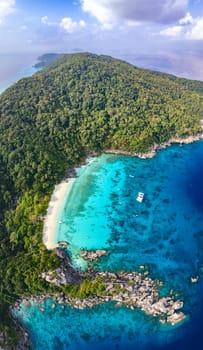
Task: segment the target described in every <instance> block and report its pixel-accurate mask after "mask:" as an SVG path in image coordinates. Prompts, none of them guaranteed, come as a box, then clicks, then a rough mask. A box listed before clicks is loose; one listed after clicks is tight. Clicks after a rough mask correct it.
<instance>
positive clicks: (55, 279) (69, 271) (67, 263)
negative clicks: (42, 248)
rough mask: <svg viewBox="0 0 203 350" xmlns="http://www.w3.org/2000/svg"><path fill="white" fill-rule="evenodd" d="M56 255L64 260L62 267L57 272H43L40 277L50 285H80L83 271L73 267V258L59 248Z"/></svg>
mask: <svg viewBox="0 0 203 350" xmlns="http://www.w3.org/2000/svg"><path fill="white" fill-rule="evenodd" d="M55 252H56V255H57V256H58V257H59V258H60V259H61V260H62V263H61V264H60V267H58V268H57V269H55V270H50V271H46V272H42V273H41V274H40V275H39V277H40V278H43V279H45V281H47V282H49V283H53V284H55V285H56V286H58V287H59V286H60V285H62V284H67V283H73V284H80V283H81V281H82V274H83V273H82V271H79V270H77V269H75V268H73V267H72V265H71V258H70V256H69V254H68V252H67V250H65V249H64V248H61V247H58V248H56V249H55Z"/></svg>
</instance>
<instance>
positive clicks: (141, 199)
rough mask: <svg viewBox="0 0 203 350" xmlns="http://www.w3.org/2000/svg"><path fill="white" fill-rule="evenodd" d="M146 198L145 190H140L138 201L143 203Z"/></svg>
mask: <svg viewBox="0 0 203 350" xmlns="http://www.w3.org/2000/svg"><path fill="white" fill-rule="evenodd" d="M143 200H144V193H143V192H138V194H137V198H136V201H137V202H139V203H141V202H143Z"/></svg>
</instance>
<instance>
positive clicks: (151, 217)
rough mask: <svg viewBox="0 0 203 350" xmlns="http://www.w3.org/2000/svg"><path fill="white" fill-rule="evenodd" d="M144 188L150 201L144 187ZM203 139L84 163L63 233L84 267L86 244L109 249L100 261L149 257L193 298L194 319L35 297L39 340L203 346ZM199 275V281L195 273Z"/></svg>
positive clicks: (55, 344) (137, 261)
mask: <svg viewBox="0 0 203 350" xmlns="http://www.w3.org/2000/svg"><path fill="white" fill-rule="evenodd" d="M138 191H142V192H144V193H145V199H144V201H143V202H142V203H138V202H137V201H136V196H137V192H138ZM202 214H203V142H196V143H193V144H191V145H184V146H182V147H180V146H178V145H176V146H172V147H170V148H168V149H166V150H162V151H160V152H159V153H158V154H157V156H156V157H155V158H153V159H147V160H141V159H138V158H131V157H124V156H118V155H102V156H100V157H98V158H94V159H92V160H91V161H90V163H89V164H88V165H87V166H85V167H82V168H80V169H79V170H78V177H77V178H76V179H75V181H74V182H73V184H72V186H71V187H70V189H69V192H68V195H67V198H66V200H65V201H64V203H63V208H61V212H60V214H59V218H60V220H61V221H63V224H60V225H58V230H57V238H58V240H67V241H68V242H69V243H70V248H69V252H70V254H71V255H72V259H73V263H74V265H75V266H79V267H81V268H83V269H84V268H85V267H86V263H85V262H84V261H83V260H82V259H81V258H80V256H79V254H80V249H81V248H86V249H95V248H98V249H99V248H105V249H108V252H109V255H108V256H107V257H103V258H102V259H101V260H100V261H99V262H97V263H94V264H93V267H94V268H96V269H99V270H104V269H108V270H112V271H119V270H121V269H122V270H128V271H130V270H135V269H139V266H140V265H145V266H147V268H148V269H149V271H150V276H152V277H154V278H159V279H161V280H162V281H163V282H164V287H163V288H162V290H161V291H160V292H161V293H162V294H165V293H168V292H170V290H171V289H172V290H173V291H174V293H175V294H178V297H179V298H183V300H184V311H185V312H186V313H187V314H188V316H189V319H188V321H186V322H185V323H184V324H182V325H180V326H179V327H166V326H163V325H161V324H160V323H159V322H158V320H156V319H154V318H151V317H148V316H146V315H144V314H143V313H142V312H140V311H138V310H136V311H132V310H129V309H127V308H121V307H120V308H118V307H116V306H115V305H114V304H112V303H107V304H104V305H101V306H97V307H94V308H92V309H86V310H73V309H71V308H70V307H65V309H64V310H63V309H62V308H61V306H57V307H56V308H54V309H53V308H52V307H51V301H48V302H47V304H46V311H45V312H44V313H42V312H41V311H40V310H39V309H38V306H37V305H35V304H32V305H29V306H23V308H22V310H21V311H20V312H18V316H19V317H20V318H21V319H22V322H23V323H24V324H25V325H26V326H27V327H28V329H29V331H30V334H31V339H32V342H33V349H36V350H38V349H42V350H43V349H45V348H46V349H50V350H51V349H71V350H72V349H138V350H142V349H171V348H173V349H195V350H196V349H197V350H198V349H201V348H202V336H201V332H202V331H203V322H202V321H201V312H202V311H203V298H202V295H201V294H202V287H203V283H202V279H201V271H202V268H203V215H202ZM197 275H198V276H199V283H196V284H193V283H191V280H190V278H191V277H192V276H193V277H194V276H197Z"/></svg>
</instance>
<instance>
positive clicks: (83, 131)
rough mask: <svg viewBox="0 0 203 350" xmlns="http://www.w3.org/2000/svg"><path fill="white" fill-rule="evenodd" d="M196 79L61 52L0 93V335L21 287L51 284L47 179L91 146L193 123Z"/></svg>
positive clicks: (29, 289) (137, 139)
mask: <svg viewBox="0 0 203 350" xmlns="http://www.w3.org/2000/svg"><path fill="white" fill-rule="evenodd" d="M202 94H203V82H195V81H189V80H186V79H179V78H176V77H174V76H171V75H167V74H162V73H157V72H152V71H149V70H143V69H138V68H136V67H133V66H131V65H130V64H127V63H125V62H122V61H119V60H116V59H113V58H111V57H107V56H97V55H93V54H88V53H83V54H73V55H63V56H60V57H59V59H57V60H56V61H54V62H53V63H51V64H50V65H49V66H48V67H46V68H45V69H44V70H43V71H41V72H38V73H36V74H35V75H34V76H33V77H31V78H26V79H22V80H20V81H19V82H18V83H16V84H14V85H13V86H12V87H11V88H9V89H8V90H7V91H5V92H4V93H3V94H2V95H0V210H1V211H0V314H1V315H0V316H1V323H0V333H1V332H2V331H4V333H7V336H8V334H9V333H10V336H11V338H12V339H13V334H11V329H12V328H11V326H10V319H9V318H8V314H6V313H5V310H7V309H8V306H9V304H11V303H13V302H14V300H15V299H16V298H17V297H19V296H22V295H30V294H39V293H42V292H43V293H45V292H48V291H51V290H53V287H51V286H50V285H48V283H46V282H44V281H43V280H40V279H39V278H38V276H39V273H40V272H41V271H42V270H46V269H49V268H50V267H51V266H55V265H56V264H57V263H58V261H57V259H56V257H55V255H54V253H50V252H48V251H47V250H46V249H45V247H44V246H43V244H42V228H43V216H44V215H45V213H46V208H47V205H48V202H49V198H50V194H51V192H52V191H53V188H54V184H56V183H57V182H59V181H60V180H61V179H62V178H63V177H64V176H65V175H66V173H67V170H68V168H69V167H71V166H73V165H75V164H79V162H80V160H81V159H82V157H84V155H85V154H86V153H87V152H88V151H90V150H99V151H102V150H105V149H106V148H108V149H109V148H113V149H120V150H129V151H137V152H140V151H141V152H143V151H147V150H149V149H150V148H151V147H152V146H153V145H154V144H157V143H161V142H164V141H167V140H168V139H169V138H170V137H172V136H179V137H185V136H187V135H190V134H196V133H198V132H199V131H200V130H201V127H200V119H203V96H202Z"/></svg>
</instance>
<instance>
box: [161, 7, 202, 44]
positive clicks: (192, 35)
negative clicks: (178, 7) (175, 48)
mask: <svg viewBox="0 0 203 350" xmlns="http://www.w3.org/2000/svg"><path fill="white" fill-rule="evenodd" d="M160 34H161V35H164V36H169V37H171V38H174V39H182V40H203V17H197V18H192V16H191V15H190V14H189V13H188V14H187V15H186V17H185V18H183V19H181V20H180V21H179V25H177V26H172V27H168V28H166V29H164V30H162V31H161V32H160Z"/></svg>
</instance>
